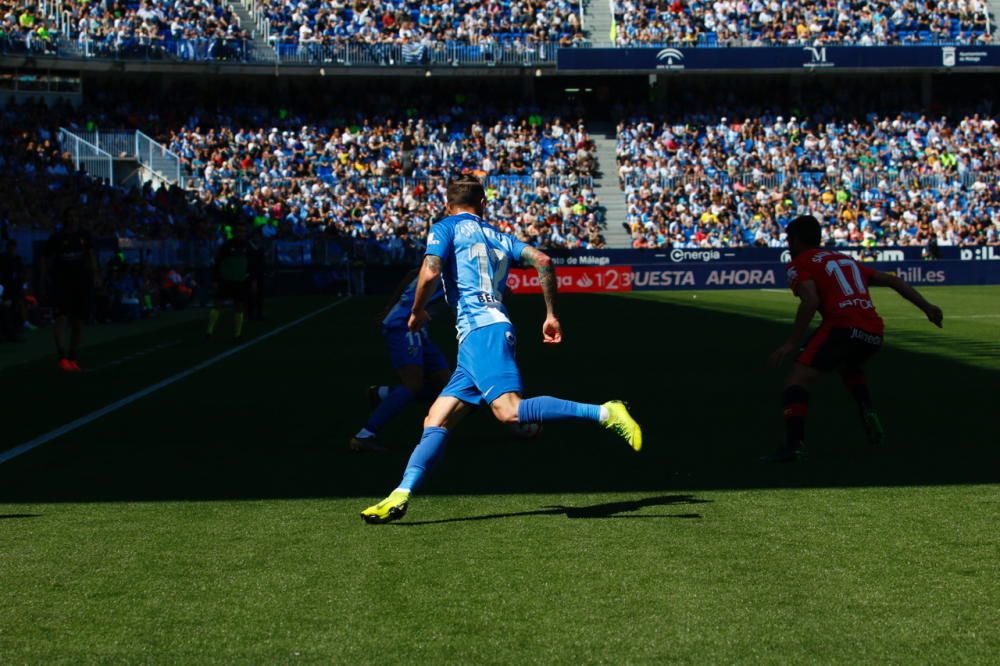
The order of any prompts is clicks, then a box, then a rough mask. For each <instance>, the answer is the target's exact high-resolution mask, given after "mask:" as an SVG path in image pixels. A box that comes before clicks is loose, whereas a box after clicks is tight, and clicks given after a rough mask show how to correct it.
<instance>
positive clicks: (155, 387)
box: [0, 297, 348, 465]
mask: <svg viewBox="0 0 1000 666" xmlns="http://www.w3.org/2000/svg"><path fill="white" fill-rule="evenodd" d="M347 300H348V299H347V297H345V298H342V299H340V300H339V301H335V302H333V303H330V304H329V305H324V306H323V307H321V308H319V309H318V310H314V311H313V312H310V313H309V314H307V315H303V316H302V317H299V318H298V319H296V320H294V321H290V322H288V323H287V324H283V325H281V326H279V327H278V328H276V329H274V330H273V331H268V332H267V333H265V334H264V335H261V336H259V337H256V338H254V339H252V340H248V341H246V342H244V343H243V344H241V345H238V346H236V347H233V348H232V349H229V350H227V351H224V352H222V353H221V354H217V355H216V356H213V357H212V358H210V359H208V360H206V361H202V362H201V363H199V364H198V365H195V366H192V367H190V368H188V369H187V370H184V371H182V372H178V373H177V374H176V375H173V376H171V377H167V378H166V379H164V380H163V381H159V382H157V383H155V384H152V385H151V386H147V387H146V388H144V389H141V390H139V391H136V392H135V393H132V394H131V395H127V396H125V397H124V398H122V399H121V400H116V401H115V402H112V403H111V404H110V405H105V406H104V407H101V408H100V409H98V410H96V411H93V412H91V413H89V414H87V415H86V416H81V417H80V418H78V419H76V420H75V421H70V422H69V423H67V424H66V425H63V426H59V427H58V428H56V429H55V430H52V431H50V432H47V433H45V434H44V435H40V436H39V437H36V438H34V439H32V440H30V441H27V442H25V443H24V444H19V445H18V446H15V447H14V448H12V449H10V450H8V451H4V452H3V453H0V465H2V464H4V463H5V462H8V461H11V460H13V459H14V458H17V457H18V456H21V455H24V454H25V453H27V452H28V451H31V450H32V449H36V448H38V447H39V446H41V445H42V444H46V443H48V442H51V441H52V440H53V439H56V438H57V437H62V436H63V435H65V434H66V433H69V432H73V431H74V430H76V429H78V428H82V427H83V426H85V425H87V424H88V423H93V422H94V421H96V420H97V419H99V418H101V417H102V416H107V415H108V414H111V413H112V412H117V411H118V410H119V409H121V408H122V407H127V406H128V405H131V404H132V403H133V402H135V401H136V400H140V399H141V398H145V397H146V396H147V395H150V394H152V393H156V392H157V391H159V390H160V389H162V388H166V387H168V386H170V385H171V384H175V383H177V382H179V381H180V380H182V379H185V378H186V377H190V376H191V375H193V374H194V373H196V372H199V371H201V370H204V369H205V368H207V367H210V366H213V365H215V364H216V363H218V362H219V361H222V360H225V359H227V358H229V357H230V356H232V355H233V354H237V353H239V352H241V351H243V350H244V349H247V348H248V347H252V346H254V345H255V344H257V343H259V342H264V340H267V339H268V338H272V337H274V336H275V335H278V334H279V333H283V332H284V331H287V330H288V329H290V328H293V327H295V326H298V325H299V324H301V323H302V322H304V321H308V320H309V319H312V318H313V317H316V316H318V315H321V314H323V313H324V312H326V311H327V310H330V309H332V308H335V307H337V306H338V305H340V304H342V303H344V302H346V301H347Z"/></svg>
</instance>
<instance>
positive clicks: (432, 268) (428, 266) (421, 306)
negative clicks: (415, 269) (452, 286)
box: [407, 254, 441, 333]
mask: <svg viewBox="0 0 1000 666" xmlns="http://www.w3.org/2000/svg"><path fill="white" fill-rule="evenodd" d="M440 280H441V257H436V256H434V255H433V254H428V255H427V256H425V257H424V263H423V264H422V265H421V266H420V278H419V279H418V280H417V293H416V295H415V296H414V298H413V308H411V310H410V321H409V323H408V324H407V327H408V328H409V329H410V332H411V333H416V332H417V331H419V330H420V329H421V328H423V327H424V324H426V323H427V322H429V321H430V320H431V316H430V314H428V313H427V303H428V301H430V300H431V296H433V295H434V292H435V291H436V290H437V286H438V282H439V281H440Z"/></svg>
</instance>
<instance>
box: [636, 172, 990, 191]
mask: <svg viewBox="0 0 1000 666" xmlns="http://www.w3.org/2000/svg"><path fill="white" fill-rule="evenodd" d="M624 181H625V185H626V186H627V187H642V186H647V187H648V186H653V185H655V186H658V187H661V188H668V189H669V188H675V187H678V186H682V185H693V184H698V183H706V182H707V183H709V184H710V185H714V186H720V185H734V184H736V183H739V184H740V185H743V186H746V187H767V188H778V187H817V186H828V187H847V188H850V189H870V188H874V187H878V186H879V184H881V183H887V184H889V185H893V184H896V183H905V184H907V185H917V186H920V187H924V188H945V187H965V188H968V187H972V186H973V185H974V184H976V183H983V184H985V185H987V186H989V185H993V186H996V185H998V184H1000V174H998V173H991V172H979V171H964V172H956V173H936V174H926V173H911V172H906V171H897V172H885V173H867V174H864V175H862V176H854V175H847V176H841V175H834V176H829V175H827V174H825V173H818V172H813V173H791V174H790V173H768V174H752V173H736V174H731V173H725V172H721V171H720V172H716V173H713V174H707V173H702V174H686V175H682V176H647V175H644V174H637V173H633V174H629V175H628V176H627V177H626V178H625V179H624Z"/></svg>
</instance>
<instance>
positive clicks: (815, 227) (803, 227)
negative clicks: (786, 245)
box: [785, 215, 823, 247]
mask: <svg viewBox="0 0 1000 666" xmlns="http://www.w3.org/2000/svg"><path fill="white" fill-rule="evenodd" d="M785 233H787V234H788V240H792V239H793V238H794V239H796V240H798V241H799V242H800V243H802V244H803V245H807V246H809V247H819V246H820V243H821V242H822V239H823V234H822V233H820V230H819V220H817V219H816V218H815V217H813V216H812V215H799V216H798V217H797V218H795V219H794V220H792V221H791V222H789V223H788V226H787V227H785Z"/></svg>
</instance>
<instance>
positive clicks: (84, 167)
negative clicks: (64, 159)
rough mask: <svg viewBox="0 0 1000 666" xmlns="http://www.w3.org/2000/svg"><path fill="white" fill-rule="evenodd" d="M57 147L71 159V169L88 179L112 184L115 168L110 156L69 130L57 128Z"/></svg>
mask: <svg viewBox="0 0 1000 666" xmlns="http://www.w3.org/2000/svg"><path fill="white" fill-rule="evenodd" d="M59 145H60V146H61V147H62V150H63V151H64V152H66V153H69V154H70V156H72V158H73V167H74V168H75V169H76V170H77V171H85V172H86V173H87V174H88V175H90V177H92V178H97V179H98V180H101V181H104V182H106V183H109V184H111V183H114V177H115V167H114V159H112V157H111V155H109V154H108V153H106V152H105V151H103V150H101V149H100V148H98V147H97V146H95V145H94V144H92V143H90V142H89V141H86V140H84V139H82V138H81V137H79V136H77V135H76V134H74V133H73V132H71V131H70V130H67V129H65V128H59Z"/></svg>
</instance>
